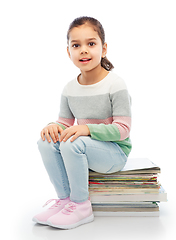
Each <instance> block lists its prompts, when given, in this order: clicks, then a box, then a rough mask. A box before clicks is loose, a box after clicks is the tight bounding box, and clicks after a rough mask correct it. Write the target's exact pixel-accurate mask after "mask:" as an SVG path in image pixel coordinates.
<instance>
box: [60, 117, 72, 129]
mask: <svg viewBox="0 0 176 240" xmlns="http://www.w3.org/2000/svg"><path fill="white" fill-rule="evenodd" d="M74 121H75V119H74V118H73V119H70V118H62V117H59V119H58V120H57V121H56V122H58V123H60V124H62V125H64V126H65V127H71V126H73V124H74Z"/></svg>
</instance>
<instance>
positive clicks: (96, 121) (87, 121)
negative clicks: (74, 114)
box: [77, 117, 112, 125]
mask: <svg viewBox="0 0 176 240" xmlns="http://www.w3.org/2000/svg"><path fill="white" fill-rule="evenodd" d="M77 122H78V124H79V125H86V124H100V123H103V124H106V125H107V124H112V117H110V118H106V119H78V120H77Z"/></svg>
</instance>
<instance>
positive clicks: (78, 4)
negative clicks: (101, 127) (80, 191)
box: [0, 0, 176, 239]
mask: <svg viewBox="0 0 176 240" xmlns="http://www.w3.org/2000/svg"><path fill="white" fill-rule="evenodd" d="M175 13H176V1H174V0H173V1H171V0H167V1H164V0H148V1H141V0H134V1H131V0H123V1H120V0H117V1H113V0H108V1H104V0H101V1H95V0H94V1H92V0H89V1H83V0H82V1H76V0H75V1H74V0H69V1H59V0H58V1H53V0H50V1H49V0H48V1H46V0H30V1H29V0H26V1H25V0H23V1H22V0H21V1H20V0H16V1H12V0H11V1H10V0H2V1H1V2H0V104H1V117H0V124H1V125H0V126H1V134H0V146H1V174H0V176H1V181H0V183H1V212H0V213H1V214H0V216H1V221H2V224H1V227H2V229H3V230H4V232H5V234H7V236H8V237H9V238H8V239H28V238H27V236H28V237H29V239H55V238H54V237H56V238H57V237H58V239H59V234H60V233H58V232H57V231H56V230H55V231H54V230H53V231H54V232H52V231H51V230H50V232H48V231H49V230H46V229H45V233H46V234H44V230H42V229H41V228H39V227H35V226H34V225H33V224H32V222H31V218H32V216H33V215H34V214H36V211H38V210H39V207H40V205H41V204H43V203H44V202H45V201H46V200H48V199H49V198H56V195H55V192H54V190H53V188H52V186H51V184H50V182H49V179H48V176H47V175H46V172H45V169H44V167H43V165H42V162H41V158H40V155H39V153H38V149H37V140H38V139H39V137H40V131H41V129H42V128H43V127H44V126H45V125H46V124H48V123H49V122H51V121H54V120H56V119H57V116H58V113H59V102H60V94H61V92H62V89H63V87H64V86H65V84H66V83H67V82H68V81H70V80H72V79H73V78H74V77H75V76H76V75H78V73H79V69H77V68H76V67H75V66H74V65H73V64H72V62H71V61H70V59H69V58H68V56H67V52H66V47H67V43H66V32H67V29H68V26H69V24H70V22H71V21H72V20H73V19H74V18H76V17H79V16H83V15H87V16H92V17H95V18H97V19H98V20H99V21H100V22H101V23H102V25H103V26H104V29H105V33H106V41H107V43H108V54H107V57H108V59H109V60H110V61H111V62H112V63H113V64H114V66H115V69H114V72H116V73H117V74H118V75H119V76H120V77H122V78H123V79H124V80H125V82H126V84H127V86H128V90H129V93H130V95H131V97H132V120H133V122H132V131H131V139H132V143H133V150H132V152H131V155H130V157H147V158H150V159H151V160H152V161H153V162H155V163H156V164H158V165H159V166H160V167H161V170H162V171H161V177H160V181H161V183H162V185H163V187H164V188H165V189H166V191H167V193H168V202H167V203H164V205H163V204H162V205H161V217H160V218H159V220H153V218H152V219H149V218H148V219H145V220H142V219H141V220H140V219H138V220H130V219H127V218H121V219H120V220H119V219H116V220H108V221H109V222H110V221H113V223H114V221H117V224H116V225H113V224H111V226H113V229H115V230H116V231H117V233H118V232H119V234H120V235H119V236H121V237H125V236H127V232H128V234H129V236H128V237H131V238H132V239H136V238H137V236H139V237H142V236H144V235H145V236H148V237H150V239H151V236H152V233H153V232H154V233H155V235H154V236H155V239H157V237H158V238H159V237H160V239H161V238H162V236H163V239H166V237H168V236H169V234H170V235H171V234H175V232H174V229H173V226H174V219H173V216H174V212H175V209H174V207H175V206H174V198H175V197H174V194H173V191H174V190H175V184H174V182H175V177H174V174H175V160H176V158H175V149H176V146H175V144H176V141H175V134H176V130H175V123H176V114H175V103H176V94H175V82H176V71H175V70H176V14H175ZM104 221H105V220H104ZM143 221H144V222H143ZM161 222H162V224H160V223H161ZM96 223H97V225H96V229H98V228H99V229H98V230H100V229H101V226H103V219H99V220H98V219H97V221H96V222H95V224H96ZM123 223H124V224H123ZM126 223H128V224H126ZM93 224H94V223H93ZM101 224H102V225H101ZM118 224H120V227H119V228H118ZM138 224H139V225H140V227H139V228H138V226H139V225H138ZM155 225H156V228H155ZM89 226H91V224H88V225H87V226H86V229H87V230H88V232H87V234H88V235H87V237H88V236H89ZM92 226H93V225H92ZM146 226H148V227H146ZM151 226H152V227H151ZM106 227H107V226H106ZM81 229H84V228H83V227H82V228H81V227H80V228H78V229H76V230H72V231H73V232H74V231H77V232H76V233H77V234H78V235H79V236H81V235H80V233H82V230H81ZM122 229H123V231H122ZM140 229H143V230H140ZM91 230H92V228H91ZM106 230H107V231H106ZM161 230H162V234H161ZM102 231H104V232H103V234H102V236H101V238H103V236H104V237H107V236H108V234H109V232H108V227H107V229H106V228H105V229H103V230H101V231H100V232H102ZM109 231H111V233H112V229H111V230H109ZM69 232H70V231H69ZM100 232H99V231H98V234H100ZM129 232H130V233H129ZM61 233H62V236H63V237H64V234H66V231H65V232H61ZM149 233H151V235H146V234H149ZM159 233H160V234H159ZM47 234H49V235H48V236H49V237H48V238H47V237H46V235H47ZM67 234H68V232H67ZM70 234H71V232H70ZM91 234H92V235H91V236H89V237H92V238H93V233H91ZM10 237H11V238H10ZM114 237H115V235H114ZM111 238H112V236H111Z"/></svg>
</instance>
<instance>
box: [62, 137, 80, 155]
mask: <svg viewBox="0 0 176 240" xmlns="http://www.w3.org/2000/svg"><path fill="white" fill-rule="evenodd" d="M81 138H82V137H78V138H77V139H75V140H74V141H73V142H71V141H70V139H71V138H69V139H68V140H67V141H66V142H61V143H60V150H61V152H62V153H64V152H70V151H71V152H77V153H83V152H84V151H85V146H84V142H83V141H82V140H81Z"/></svg>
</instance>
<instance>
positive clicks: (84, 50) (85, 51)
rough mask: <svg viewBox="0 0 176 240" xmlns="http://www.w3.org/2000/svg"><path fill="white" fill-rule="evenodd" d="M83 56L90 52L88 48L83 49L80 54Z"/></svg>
mask: <svg viewBox="0 0 176 240" xmlns="http://www.w3.org/2000/svg"><path fill="white" fill-rule="evenodd" d="M80 53H81V54H84V53H86V54H87V53H88V50H87V48H86V47H82V48H81V52H80Z"/></svg>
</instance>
